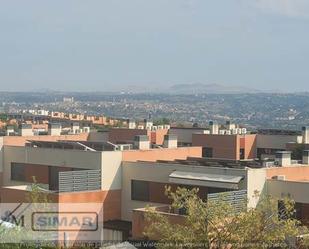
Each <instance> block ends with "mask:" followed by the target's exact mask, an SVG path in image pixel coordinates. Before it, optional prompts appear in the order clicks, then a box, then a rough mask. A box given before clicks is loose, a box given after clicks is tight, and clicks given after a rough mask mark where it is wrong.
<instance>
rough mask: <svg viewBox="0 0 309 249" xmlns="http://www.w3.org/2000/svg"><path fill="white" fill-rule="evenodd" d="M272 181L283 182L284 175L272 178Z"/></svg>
mask: <svg viewBox="0 0 309 249" xmlns="http://www.w3.org/2000/svg"><path fill="white" fill-rule="evenodd" d="M272 179H274V180H279V181H285V175H277V176H273V177H272Z"/></svg>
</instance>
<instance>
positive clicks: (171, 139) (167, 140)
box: [163, 134, 177, 148]
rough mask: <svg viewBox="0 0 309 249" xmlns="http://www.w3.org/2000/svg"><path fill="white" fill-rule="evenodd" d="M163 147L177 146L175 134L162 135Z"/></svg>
mask: <svg viewBox="0 0 309 249" xmlns="http://www.w3.org/2000/svg"><path fill="white" fill-rule="evenodd" d="M163 147H164V148H177V136H176V135H170V134H168V135H164V142H163Z"/></svg>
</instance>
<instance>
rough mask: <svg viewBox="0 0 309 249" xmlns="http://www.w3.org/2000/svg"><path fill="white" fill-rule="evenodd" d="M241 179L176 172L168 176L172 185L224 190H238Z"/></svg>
mask: <svg viewBox="0 0 309 249" xmlns="http://www.w3.org/2000/svg"><path fill="white" fill-rule="evenodd" d="M242 179H243V176H231V175H218V174H204V173H196V172H185V171H177V170H176V171H174V172H173V173H171V174H170V175H169V181H170V182H172V183H177V184H184V185H193V186H204V187H214V188H226V189H239V182H240V181H241V180H242Z"/></svg>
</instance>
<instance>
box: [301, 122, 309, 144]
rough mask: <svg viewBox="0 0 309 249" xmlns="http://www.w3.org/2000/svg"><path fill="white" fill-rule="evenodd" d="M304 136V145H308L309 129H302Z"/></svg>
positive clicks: (306, 127)
mask: <svg viewBox="0 0 309 249" xmlns="http://www.w3.org/2000/svg"><path fill="white" fill-rule="evenodd" d="M302 135H303V144H308V143H309V127H308V126H304V127H303V128H302Z"/></svg>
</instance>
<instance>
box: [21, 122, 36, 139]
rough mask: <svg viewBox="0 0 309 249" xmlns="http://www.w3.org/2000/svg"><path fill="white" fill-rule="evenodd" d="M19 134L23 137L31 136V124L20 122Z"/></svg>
mask: <svg viewBox="0 0 309 249" xmlns="http://www.w3.org/2000/svg"><path fill="white" fill-rule="evenodd" d="M20 135H21V136H23V137H25V136H33V131H32V124H21V126H20Z"/></svg>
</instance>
